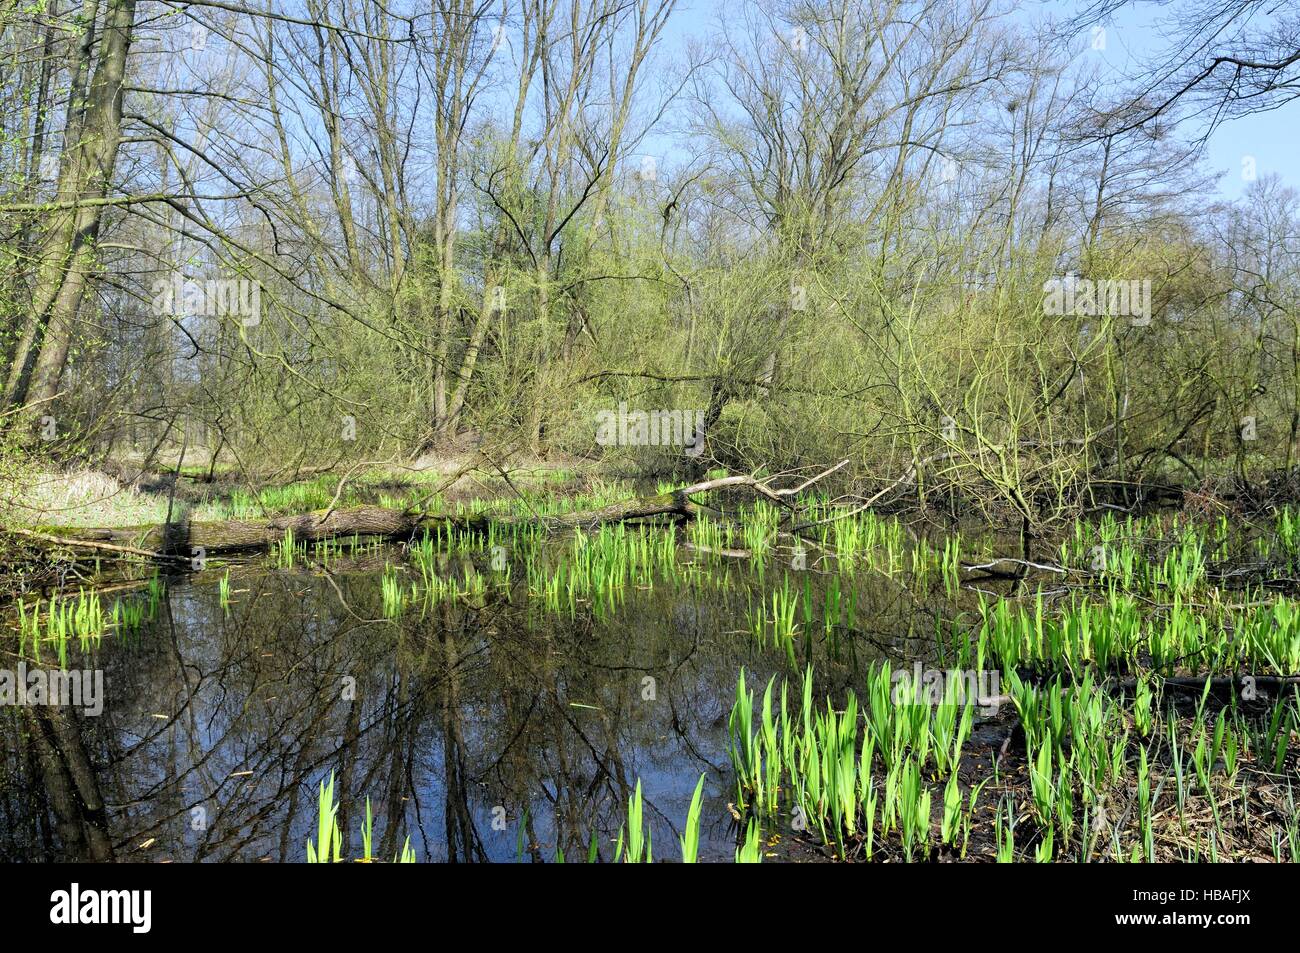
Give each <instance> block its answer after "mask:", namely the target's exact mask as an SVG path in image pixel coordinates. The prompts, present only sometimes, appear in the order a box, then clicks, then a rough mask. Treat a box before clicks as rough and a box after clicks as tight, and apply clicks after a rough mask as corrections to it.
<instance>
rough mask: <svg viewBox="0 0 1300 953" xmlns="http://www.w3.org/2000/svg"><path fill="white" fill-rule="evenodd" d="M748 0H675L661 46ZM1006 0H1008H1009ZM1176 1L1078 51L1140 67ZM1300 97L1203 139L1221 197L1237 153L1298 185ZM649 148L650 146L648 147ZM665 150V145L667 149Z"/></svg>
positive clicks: (1055, 12)
mask: <svg viewBox="0 0 1300 953" xmlns="http://www.w3.org/2000/svg"><path fill="white" fill-rule="evenodd" d="M745 2H748V0H680V2H679V3H678V6H677V8H676V10H675V11H674V12H673V16H672V18H671V19H670V21H669V23H668V26H667V28H666V34H665V38H664V40H665V44H664V45H665V50H664V52H665V53H666V54H667V55H668V56H671V57H676V56H679V55H681V54H682V53H683V52H684V51H685V49H686V46H687V44H688V43H689V42H690V40H691V39H692V38H697V39H703V38H705V37H707V36H709V35H710V34H712V33H713V32H714V31H715V30H716V29H717V23H718V11H719V10H721V9H724V8H730V9H732V10H734V9H735V8H736V7H737V5H738V4H739V3H745ZM1009 2H1012V0H1009ZM1014 2H1015V3H1016V10H1015V12H1014V13H1013V14H1012V18H1013V19H1017V20H1023V21H1025V22H1026V23H1028V22H1031V21H1033V20H1036V19H1040V18H1047V17H1052V18H1055V19H1057V20H1063V19H1065V18H1067V17H1069V16H1070V15H1071V14H1072V13H1073V12H1074V11H1075V10H1076V9H1077V6H1078V5H1077V4H1076V3H1073V2H1061V0H1014ZM1177 10H1178V6H1177V4H1176V3H1174V4H1170V5H1166V6H1155V5H1151V4H1134V5H1130V7H1128V8H1126V9H1125V10H1124V11H1122V12H1121V14H1120V15H1119V16H1118V17H1116V18H1115V19H1114V20H1113V21H1111V22H1110V23H1109V24H1108V25H1107V28H1106V43H1105V46H1106V48H1105V50H1102V51H1095V50H1092V49H1091V43H1090V37H1089V36H1087V35H1085V36H1083V37H1082V38H1081V39H1080V40H1079V42H1078V46H1079V47H1080V49H1079V55H1080V56H1087V57H1099V58H1101V60H1102V61H1103V62H1104V63H1106V64H1107V65H1108V66H1109V68H1110V71H1111V72H1112V73H1113V75H1114V77H1115V79H1116V80H1117V81H1118V80H1121V79H1122V78H1123V77H1124V76H1125V75H1126V74H1127V73H1130V72H1133V71H1136V70H1138V69H1140V68H1141V67H1142V66H1143V65H1145V64H1147V63H1150V62H1151V61H1152V60H1153V59H1155V58H1156V57H1158V56H1159V55H1160V51H1161V50H1162V49H1163V48H1164V45H1165V39H1164V37H1163V36H1162V35H1161V33H1160V31H1159V22H1160V20H1161V19H1162V18H1167V17H1169V16H1171V15H1176V14H1177ZM1297 130H1300V101H1296V102H1293V103H1290V104H1287V105H1286V106H1283V107H1282V108H1280V109H1275V110H1273V111H1271V112H1267V113H1258V114H1255V115H1251V116H1246V117H1244V118H1241V119H1234V120H1230V121H1228V122H1226V123H1224V124H1223V125H1221V126H1220V127H1219V128H1218V129H1217V130H1216V131H1215V132H1214V133H1213V134H1212V135H1211V137H1210V139H1209V141H1208V142H1207V143H1206V149H1205V161H1204V167H1205V168H1206V169H1207V170H1209V171H1212V172H1214V173H1220V175H1219V178H1218V181H1217V185H1218V191H1219V194H1220V195H1221V196H1222V197H1224V198H1229V199H1231V198H1236V197H1238V196H1240V195H1241V193H1242V191H1243V189H1244V188H1245V187H1246V185H1247V184H1248V182H1247V180H1246V179H1245V178H1244V177H1243V158H1244V157H1246V156H1250V157H1253V159H1254V167H1255V174H1256V176H1257V177H1260V178H1262V177H1263V176H1265V175H1267V174H1270V173H1271V174H1277V175H1279V176H1280V177H1281V179H1282V181H1283V182H1284V183H1285V184H1287V185H1290V186H1292V187H1300V135H1298V134H1297ZM1180 132H1181V133H1185V134H1187V135H1195V134H1199V133H1200V129H1197V128H1195V127H1193V126H1190V125H1189V126H1187V127H1180ZM652 138H655V139H657V138H658V137H652ZM650 148H654V147H653V146H651V147H650ZM670 151H671V150H670Z"/></svg>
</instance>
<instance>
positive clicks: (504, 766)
mask: <svg viewBox="0 0 1300 953" xmlns="http://www.w3.org/2000/svg"><path fill="white" fill-rule="evenodd" d="M1296 525H1297V523H1296V520H1295V519H1294V516H1293V514H1290V513H1289V512H1286V513H1283V514H1282V515H1281V516H1279V517H1278V519H1277V521H1276V524H1275V525H1263V526H1255V527H1239V528H1232V527H1229V526H1228V525H1227V524H1226V523H1225V522H1223V521H1219V522H1218V523H1192V522H1187V521H1180V520H1178V519H1177V518H1175V519H1173V520H1170V519H1165V518H1153V519H1146V520H1139V521H1135V520H1126V521H1123V522H1119V521H1116V520H1115V519H1113V518H1106V519H1104V520H1101V521H1094V522H1091V523H1079V524H1076V525H1075V526H1074V527H1073V528H1072V529H1071V530H1070V531H1069V532H1066V533H1065V534H1063V535H1062V536H1061V537H1060V538H1059V539H1057V540H1055V541H1053V542H1052V543H1051V544H1050V545H1049V544H1046V543H1040V545H1039V547H1038V549H1039V551H1040V552H1041V553H1042V555H1039V556H1036V559H1035V560H1034V561H1032V562H1027V561H1025V560H1022V559H1019V558H1014V557H1000V558H998V557H995V556H994V554H995V553H1007V552H1016V553H1020V552H1021V550H1020V546H1019V542H1020V541H1019V540H1016V539H1008V538H1002V537H998V536H996V535H994V534H991V533H989V532H987V531H984V532H979V531H970V530H966V531H964V532H958V531H952V532H950V533H947V534H942V535H938V536H929V535H926V534H923V533H922V534H918V533H914V532H912V531H911V530H909V529H908V528H907V527H906V526H905V525H904V523H903V522H901V521H900V520H898V519H896V518H892V517H889V518H886V517H878V516H875V515H873V514H869V513H867V514H860V515H857V516H854V517H851V518H846V519H841V520H837V521H835V522H834V523H830V524H827V525H824V526H822V527H821V528H820V529H815V530H814V531H813V532H811V533H809V534H807V535H806V536H805V537H804V538H802V539H800V540H796V539H795V538H794V537H792V536H790V535H789V534H787V533H784V532H778V531H777V525H776V515H775V513H774V512H773V511H772V510H771V508H770V507H766V506H765V504H759V505H758V506H756V507H754V508H753V509H751V510H748V511H746V512H744V513H742V514H741V518H740V519H739V520H735V521H730V520H723V519H715V518H712V517H709V516H701V517H699V518H697V519H696V520H694V521H692V522H690V523H689V524H687V525H686V526H685V527H684V528H683V527H681V526H671V525H670V526H662V525H660V526H641V527H636V526H625V525H613V526H610V525H607V526H604V527H601V528H599V529H593V530H589V531H577V532H566V533H560V534H547V533H544V532H542V531H540V530H539V529H537V528H536V527H535V526H530V525H527V524H520V523H513V524H506V523H502V524H495V523H494V524H492V525H491V526H490V527H489V528H488V529H487V530H486V532H480V531H474V532H471V531H468V530H464V529H456V528H454V527H453V526H451V525H447V526H439V527H435V528H433V529H432V530H430V531H429V532H428V533H423V534H421V535H419V536H418V537H416V538H412V539H410V540H408V541H406V542H405V543H402V544H394V543H380V542H378V541H375V540H367V539H364V538H351V539H343V540H339V539H335V540H329V541H325V542H318V543H315V544H313V545H308V544H306V543H302V542H297V541H295V540H294V539H293V538H292V537H291V536H289V537H286V539H285V540H284V541H283V542H282V543H281V544H280V545H277V546H276V547H274V548H273V549H272V551H271V552H269V553H267V554H264V555H260V556H256V557H246V558H241V559H237V560H229V561H223V562H218V561H216V560H211V561H205V560H202V559H200V560H197V561H196V564H195V566H194V567H193V568H194V570H195V571H192V572H185V573H174V574H171V575H168V576H160V575H158V574H157V573H156V572H155V571H154V570H152V569H150V568H149V567H146V566H143V565H138V566H135V567H134V568H133V569H132V570H130V571H129V572H128V574H127V576H126V577H123V576H120V575H119V576H118V577H117V578H115V579H112V580H100V582H101V585H100V587H99V588H97V589H82V590H73V589H72V588H71V587H67V588H65V589H64V591H63V592H62V593H57V594H54V595H52V596H51V595H46V596H44V597H43V601H42V600H41V599H36V600H35V601H26V600H24V601H23V602H21V603H20V605H19V606H18V611H17V613H16V616H15V618H14V619H13V623H12V624H13V625H14V627H15V628H16V629H17V631H18V639H17V642H16V651H14V643H12V642H10V643H8V645H9V648H8V649H7V650H6V656H7V657H8V658H9V659H10V660H11V663H12V666H11V670H10V671H9V674H10V680H11V681H12V670H14V669H19V668H24V669H29V670H31V671H39V672H54V673H59V672H62V673H64V677H65V678H68V679H72V680H73V683H74V684H84V685H85V686H93V688H94V689H97V688H99V687H100V686H101V685H102V696H100V695H96V694H94V693H93V690H92V688H91V687H87V688H86V689H85V692H86V693H87V694H90V695H92V697H91V698H90V699H89V700H88V699H87V698H86V697H82V698H81V699H80V702H79V703H77V704H72V703H69V700H68V699H66V698H65V699H64V702H65V703H64V704H60V705H36V704H22V703H17V704H15V703H14V699H13V698H12V697H7V698H5V697H3V696H4V691H5V689H4V676H5V675H6V672H5V671H0V700H4V701H5V702H6V704H4V705H3V706H0V735H2V736H3V739H4V744H3V752H2V754H0V859H3V860H10V861H15V860H16V861H48V860H75V859H87V860H137V861H249V862H263V861H271V862H300V861H304V860H308V859H309V858H310V857H311V856H313V855H315V854H316V853H317V851H318V850H319V847H320V845H322V844H327V845H330V849H329V850H328V851H327V852H326V853H327V856H328V857H330V858H335V857H336V858H339V859H343V860H358V859H370V860H377V861H391V860H394V859H399V858H400V859H403V860H415V861H429V862H447V861H454V862H481V861H493V862H502V861H525V862H553V861H559V860H563V861H568V862H573V861H586V860H588V859H589V858H594V859H598V860H600V861H603V862H608V861H611V860H615V859H620V858H621V859H628V858H629V857H632V858H633V859H638V858H639V859H648V858H649V857H650V856H653V858H654V859H656V860H661V859H679V858H681V857H682V855H683V846H682V843H681V839H682V838H683V836H686V838H687V840H688V841H690V842H694V841H696V840H698V858H699V859H700V860H721V861H731V860H733V859H741V860H751V861H753V860H758V859H763V860H796V861H810V860H828V859H837V858H838V859H842V860H843V859H860V860H871V859H891V860H894V859H897V860H904V859H906V860H920V859H929V860H993V859H998V860H1029V859H1037V860H1048V859H1064V858H1071V859H1073V858H1083V859H1110V860H1134V859H1141V860H1158V859H1177V860H1194V859H1209V858H1214V857H1218V856H1222V855H1230V856H1234V857H1239V858H1243V859H1244V858H1254V859H1269V858H1271V859H1274V860H1278V859H1283V858H1287V859H1294V857H1295V856H1296V854H1297V852H1298V851H1300V819H1298V818H1297V812H1296V810H1295V808H1294V803H1295V791H1294V787H1293V782H1294V781H1295V780H1297V762H1296V755H1295V750H1294V747H1295V746H1294V745H1293V744H1292V743H1291V738H1292V736H1293V734H1294V733H1295V732H1296V731H1300V689H1296V688H1294V686H1295V685H1296V684H1297V682H1300V678H1297V676H1300V611H1297V607H1296V604H1295V601H1294V599H1293V598H1292V597H1291V596H1290V595H1289V592H1290V591H1291V590H1290V589H1289V588H1288V583H1287V580H1290V579H1292V578H1293V576H1294V573H1295V571H1296V567H1297V565H1300V533H1298V532H1297V531H1296V530H1295V526H1296ZM131 573H134V576H135V578H130V576H131ZM922 666H924V670H925V675H924V680H925V683H926V687H927V692H928V693H927V694H926V695H924V696H923V695H922V694H921V693H920V687H921V686H920V682H919V681H918V679H917V677H916V676H914V675H910V673H912V672H914V671H915V672H917V673H918V674H919V673H920V671H921V668H922ZM80 673H87V675H86V678H87V679H88V681H86V682H84V683H81V682H77V681H76V678H77V677H78V676H79V675H80ZM945 673H948V674H953V673H955V674H959V675H960V676H961V678H960V679H951V678H948V679H944V678H942V677H941V678H939V679H938V680H936V681H933V682H931V676H932V675H935V674H938V675H940V676H943V675H945ZM92 676H93V678H94V679H99V680H100V681H90V679H91V678H92ZM986 676H991V681H985V678H986ZM900 677H901V678H902V679H903V681H902V682H900V681H899V679H900ZM1207 677H1209V678H1210V681H1208V682H1207V681H1205V679H1206V678H1207ZM909 678H910V679H911V682H910V684H911V686H912V687H913V688H915V689H916V691H915V692H913V693H912V694H907V693H900V692H899V691H898V688H899V687H900V686H902V685H908V684H909ZM50 679H51V682H52V681H53V676H50ZM965 685H969V686H970V690H969V691H966V690H965V688H964V687H963V686H965ZM935 686H937V690H935V691H929V689H931V688H935ZM11 694H12V693H11ZM30 700H31V699H29V701H30ZM697 785H699V790H700V796H699V797H700V799H699V802H698V804H697V803H696V802H695V799H694V795H695V792H696V790H697ZM322 818H323V820H322ZM335 829H336V830H337V832H338V833H337V834H334V833H333V830H335Z"/></svg>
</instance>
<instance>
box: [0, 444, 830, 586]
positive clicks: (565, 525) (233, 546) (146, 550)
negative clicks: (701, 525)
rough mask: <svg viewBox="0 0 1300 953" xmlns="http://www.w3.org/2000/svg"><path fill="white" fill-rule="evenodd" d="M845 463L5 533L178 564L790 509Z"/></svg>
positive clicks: (53, 544) (53, 527) (44, 541)
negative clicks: (598, 489) (489, 500)
mask: <svg viewBox="0 0 1300 953" xmlns="http://www.w3.org/2000/svg"><path fill="white" fill-rule="evenodd" d="M847 462H848V461H841V462H840V463H838V464H836V465H835V466H834V467H831V468H830V469H828V470H824V471H822V472H821V473H820V474H818V475H816V476H814V477H811V478H809V479H806V480H804V481H802V482H801V483H799V484H798V485H797V486H795V487H792V488H789V489H774V488H773V487H772V485H771V484H772V480H773V479H775V477H770V478H767V479H759V478H758V477H754V476H728V477H721V478H719V479H714V480H706V481H705V482H703V483H695V484H692V485H691V486H686V487H681V488H679V489H676V490H672V491H670V492H668V493H660V494H658V495H655V496H646V497H638V498H635V499H632V500H627V501H621V502H618V503H611V504H610V505H608V506H603V507H598V508H596V509H591V510H580V511H578V512H574V513H563V514H559V515H556V516H545V517H543V516H519V515H513V514H502V515H494V514H486V513H485V514H474V515H464V514H447V513H421V512H418V511H415V510H411V509H406V510H399V509H393V508H389V507H383V506H356V507H350V508H347V509H334V508H333V507H332V506H331V507H330V508H329V509H325V510H316V511H314V512H311V513H301V514H296V515H292V516H279V517H275V518H272V519H267V520H262V521H258V522H246V521H241V520H222V521H202V520H197V521H185V522H181V523H172V524H158V525H150V526H122V527H100V528H82V527H58V526H43V527H40V528H39V530H3V529H0V535H4V534H8V535H10V536H15V537H19V538H22V539H26V540H28V541H36V542H40V543H42V544H44V545H48V546H56V545H65V546H68V547H70V548H78V549H89V550H98V551H103V552H105V553H111V554H116V555H136V556H144V557H149V558H153V559H157V560H159V561H168V562H175V561H176V560H177V559H178V558H180V559H185V558H189V557H191V556H194V555H197V554H202V555H205V556H206V555H217V554H221V553H237V552H252V551H258V550H266V549H270V548H271V546H273V545H274V544H275V543H277V542H278V541H280V540H282V539H284V538H285V536H286V534H287V533H292V534H293V538H294V540H295V541H298V542H317V541H320V540H325V539H332V538H336V537H347V536H369V537H379V538H383V539H401V538H407V537H410V536H411V535H412V534H414V533H415V532H417V531H419V530H422V529H428V528H432V527H434V526H451V527H453V528H456V529H470V530H476V531H485V530H486V529H487V528H488V526H489V525H492V524H495V525H498V526H502V525H504V526H511V525H539V526H542V527H543V528H545V529H547V530H565V529H579V528H580V529H594V528H596V527H599V526H602V525H604V524H607V523H621V522H626V521H629V520H640V519H651V518H661V517H662V518H672V519H692V518H694V516H695V515H696V514H697V512H698V506H697V504H696V503H695V502H694V501H693V500H692V499H691V497H693V496H696V495H698V494H701V493H706V492H709V491H712V490H726V489H746V490H750V491H752V492H754V493H756V494H758V495H760V496H763V497H765V498H767V499H770V500H773V501H774V502H779V503H781V504H782V505H785V506H790V505H791V504H792V498H793V497H794V496H795V495H796V494H797V493H800V492H802V491H803V490H806V489H807V488H808V487H810V486H812V485H813V484H815V483H816V482H817V481H818V480H820V479H822V478H823V477H825V476H828V475H829V474H831V473H834V472H835V471H836V470H838V469H840V468H841V467H843V466H844V465H845V464H846V463H847Z"/></svg>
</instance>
